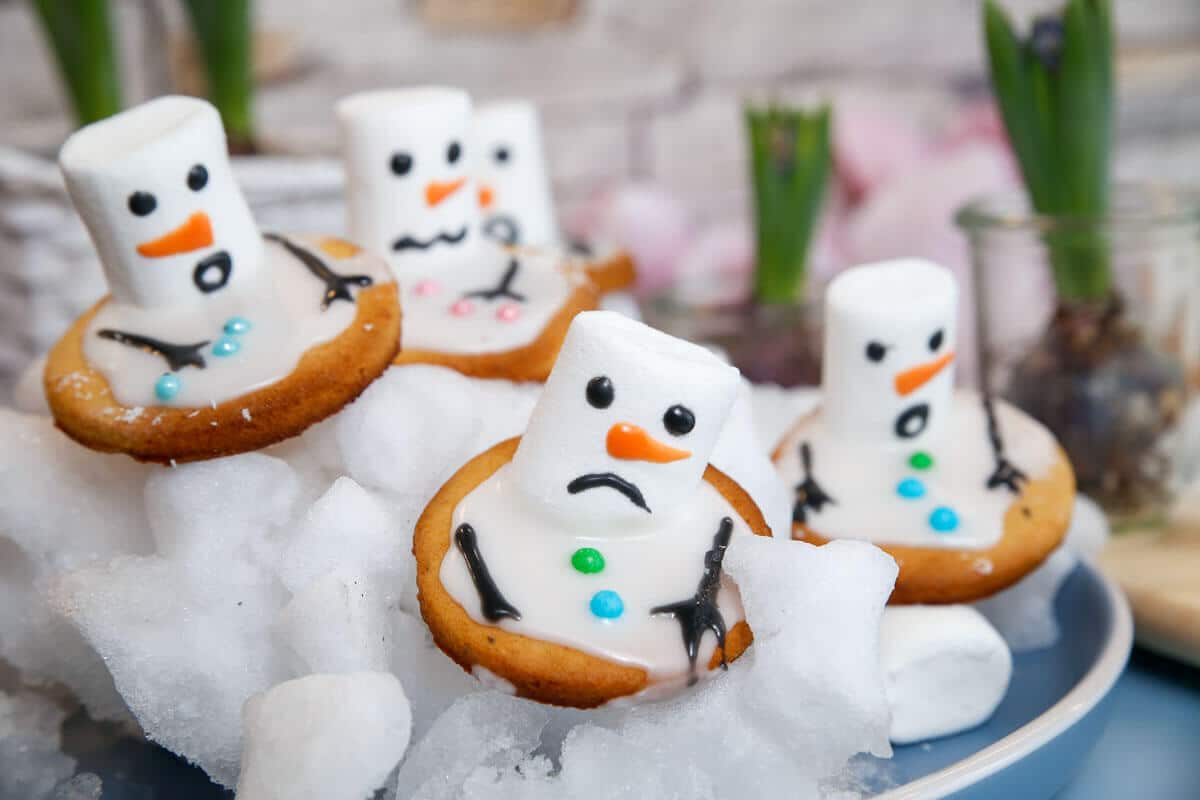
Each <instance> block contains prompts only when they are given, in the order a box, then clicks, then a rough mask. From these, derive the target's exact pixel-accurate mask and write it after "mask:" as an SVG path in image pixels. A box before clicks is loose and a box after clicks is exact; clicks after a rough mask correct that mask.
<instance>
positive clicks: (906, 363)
mask: <svg viewBox="0 0 1200 800" xmlns="http://www.w3.org/2000/svg"><path fill="white" fill-rule="evenodd" d="M957 304H958V290H957V287H956V284H955V281H954V278H953V276H952V275H951V273H950V272H949V271H948V270H946V269H944V268H942V267H939V266H937V265H936V264H932V263H930V262H926V261H919V260H901V261H891V262H883V263H879V264H873V265H868V266H862V267H857V268H854V269H851V270H848V271H847V272H845V273H843V274H842V275H840V276H838V278H836V279H835V280H834V281H833V282H832V283H831V284H830V286H829V290H828V293H827V296H826V308H825V321H826V330H825V353H824V374H823V378H822V395H823V400H822V403H821V405H820V406H819V407H818V408H817V409H816V410H815V411H814V412H812V413H811V414H810V415H808V416H806V417H805V418H803V419H801V420H800V421H799V422H798V423H797V424H796V425H795V427H794V428H793V429H792V430H791V431H789V432H788V433H787V435H786V436H785V437H784V438H783V440H782V441H781V442H780V444H779V445H778V447H777V448H776V450H775V453H774V460H775V463H776V467H777V469H778V471H779V473H780V475H781V476H782V477H783V479H784V480H785V481H787V483H788V484H789V485H791V486H793V487H794V488H795V492H796V502H795V509H794V513H793V519H794V528H793V537H794V538H796V539H802V540H804V541H808V542H812V543H814V544H823V543H824V542H826V541H829V540H830V539H838V538H848V539H866V540H869V541H871V542H874V543H876V544H877V545H878V546H879V547H881V548H882V549H883V550H885V551H886V552H888V553H889V554H891V555H892V556H893V557H894V558H895V559H896V562H897V564H898V565H899V567H900V575H899V577H898V579H897V581H896V588H895V591H894V592H893V594H892V597H891V602H892V603H900V604H903V603H958V602H970V601H973V600H977V599H980V598H983V597H986V596H988V595H991V594H994V593H995V592H998V591H1000V590H1001V589H1004V588H1006V587H1007V586H1010V585H1011V584H1013V583H1015V582H1016V581H1018V580H1019V579H1020V578H1021V577H1023V576H1024V575H1025V574H1027V573H1028V572H1030V571H1031V570H1033V569H1034V568H1035V567H1036V566H1038V565H1039V564H1040V563H1041V562H1042V561H1043V560H1044V559H1045V558H1046V557H1047V556H1049V555H1050V553H1051V552H1052V551H1053V550H1054V549H1055V548H1056V547H1058V545H1059V543H1060V542H1061V541H1062V538H1063V536H1064V535H1065V534H1066V530H1067V527H1068V524H1069V522H1070V518H1071V509H1072V507H1073V503H1074V497H1075V481H1074V474H1073V472H1072V470H1071V466H1070V464H1069V462H1068V461H1067V458H1066V455H1065V454H1064V453H1063V451H1062V449H1061V448H1060V447H1059V445H1058V443H1057V442H1056V441H1055V440H1054V437H1053V436H1052V435H1051V434H1050V432H1049V431H1047V430H1046V429H1045V428H1043V427H1042V426H1041V425H1040V424H1039V423H1037V422H1036V421H1034V420H1033V419H1032V418H1030V417H1029V416H1027V415H1025V414H1023V413H1022V412H1020V411H1018V410H1017V409H1015V408H1013V407H1012V406H1009V405H1007V404H1005V403H1002V402H1000V401H999V400H995V399H993V398H990V397H987V396H981V395H978V394H976V393H974V392H969V391H955V390H954V388H953V385H954V378H953V369H954V360H955V349H954V348H955V320H956V316H957Z"/></svg>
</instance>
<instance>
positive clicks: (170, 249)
mask: <svg viewBox="0 0 1200 800" xmlns="http://www.w3.org/2000/svg"><path fill="white" fill-rule="evenodd" d="M212 243H213V233H212V222H211V221H210V220H209V219H208V214H205V213H204V212H203V211H197V212H196V213H195V214H192V215H191V216H190V217H188V218H187V221H186V222H184V223H183V224H182V225H180V226H179V227H178V228H176V229H175V230H173V231H171V232H170V233H167V234H164V235H163V236H160V237H158V238H157V239H151V240H150V241H148V242H142V243H141V244H139V245H138V246H137V251H138V253H139V254H141V255H143V256H145V257H146V258H162V257H164V256H174V255H178V254H179V253H190V252H192V251H193V250H199V249H200V248H201V247H209V246H211V245H212Z"/></svg>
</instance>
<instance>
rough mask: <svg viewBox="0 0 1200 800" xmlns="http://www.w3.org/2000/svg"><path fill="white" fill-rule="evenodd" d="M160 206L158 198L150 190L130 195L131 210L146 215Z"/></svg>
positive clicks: (142, 215) (140, 215)
mask: <svg viewBox="0 0 1200 800" xmlns="http://www.w3.org/2000/svg"><path fill="white" fill-rule="evenodd" d="M156 208H158V200H156V199H155V197H154V195H152V194H150V193H149V192H134V193H133V194H131V195H129V210H130V211H132V212H133V213H134V214H137V215H138V216H139V217H144V216H146V215H147V214H149V213H150V212H152V211H154V209H156Z"/></svg>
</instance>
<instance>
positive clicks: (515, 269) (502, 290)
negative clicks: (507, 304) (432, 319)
mask: <svg viewBox="0 0 1200 800" xmlns="http://www.w3.org/2000/svg"><path fill="white" fill-rule="evenodd" d="M520 271H521V262H520V261H519V260H518V259H515V258H514V259H512V260H510V261H509V262H508V267H507V268H506V269H505V270H504V275H503V276H502V277H501V278H500V283H499V284H498V285H496V286H495V287H494V288H491V289H477V290H476V291H473V292H467V293H465V294H464V295H463V297H464V298H467V297H480V298H483V299H484V300H497V299H499V298H501V297H507V298H508V299H509V300H514V301H516V302H518V303H524V302H525V295H523V294H521V293H519V292H514V291H513V289H512V284H513V281H515V280H516V279H517V274H518V273H519V272H520Z"/></svg>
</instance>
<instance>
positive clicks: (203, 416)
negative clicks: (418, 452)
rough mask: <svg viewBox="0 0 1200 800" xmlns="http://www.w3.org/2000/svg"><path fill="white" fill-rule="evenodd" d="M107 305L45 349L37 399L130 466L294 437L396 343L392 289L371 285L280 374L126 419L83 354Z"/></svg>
mask: <svg viewBox="0 0 1200 800" xmlns="http://www.w3.org/2000/svg"><path fill="white" fill-rule="evenodd" d="M107 302H108V298H107V297H105V298H104V299H102V300H101V301H100V302H99V303H97V304H96V305H94V306H92V308H91V309H90V310H89V311H88V312H87V313H85V314H84V315H83V316H81V317H80V318H79V319H77V320H76V321H75V323H74V324H73V325H72V326H71V327H70V329H69V330H68V331H67V333H66V334H65V335H64V336H63V338H62V339H60V340H59V341H58V343H57V344H55V345H54V347H53V349H51V350H50V355H49V357H48V358H47V360H46V370H45V372H44V373H43V384H44V387H45V390H46V399H47V401H48V402H49V404H50V409H51V411H52V412H53V414H54V420H55V422H56V423H57V425H58V427H59V429H61V430H62V431H63V432H64V433H66V434H67V435H68V436H70V437H71V438H72V439H74V440H75V441H77V442H79V443H80V444H82V445H84V446H86V447H90V448H91V449H93V450H100V451H103V452H111V453H128V454H129V455H131V456H133V457H134V458H135V459H137V460H139V461H156V462H159V463H170V462H177V463H183V462H185V461H201V460H204V459H209V458H219V457H221V456H229V455H234V454H236V453H245V452H248V451H251V450H258V449H261V448H263V447H266V446H267V445H271V444H275V443H276V442H279V441H282V440H284V439H288V438H290V437H292V436H296V435H297V434H299V433H301V432H302V431H303V430H304V429H305V428H307V427H308V426H310V425H312V424H313V423H316V422H320V421H321V420H323V419H325V418H326V417H328V416H330V415H331V414H334V413H336V412H337V411H339V410H341V408H342V407H343V406H345V405H346V404H347V403H349V402H351V401H353V400H354V399H355V398H356V397H358V395H359V394H361V393H362V391H363V390H364V389H366V388H367V386H368V385H370V383H371V381H373V380H375V379H376V378H378V377H379V376H380V375H381V374H383V371H384V370H385V369H387V367H388V365H389V364H390V363H391V360H392V358H393V357H394V356H395V354H396V350H397V348H398V347H399V342H400V302H399V293H398V290H397V287H396V284H395V283H394V282H392V281H389V282H387V283H378V284H375V285H373V286H370V287H367V288H365V289H363V290H361V291H360V292H359V293H358V299H357V306H358V310H357V312H356V314H355V317H354V321H353V322H352V323H351V324H350V325H349V326H348V327H347V328H346V329H345V330H344V331H342V333H341V334H339V335H338V337H337V338H336V339H332V340H330V341H328V342H325V343H324V344H320V345H317V346H316V347H314V348H312V349H310V350H309V351H308V352H306V353H305V354H304V355H303V356H302V357H301V358H300V362H299V363H298V364H297V365H296V368H295V369H294V370H292V372H291V374H290V375H288V376H287V377H286V378H283V379H282V380H279V381H276V382H275V383H273V384H271V385H269V386H266V387H264V388H262V389H259V390H257V391H254V392H249V393H247V394H244V395H242V396H240V397H235V398H233V399H232V400H226V401H225V402H223V403H220V404H218V405H217V407H216V408H212V407H211V406H203V407H201V408H175V407H165V406H147V407H145V408H144V409H143V410H142V412H141V413H138V414H133V413H132V411H133V410H132V409H130V408H129V407H127V406H123V405H121V404H120V403H118V402H117V401H116V399H115V398H114V397H113V394H112V388H111V387H110V386H109V384H108V381H107V380H105V378H104V376H103V375H101V374H100V372H98V371H97V370H95V369H93V368H92V367H91V366H90V365H89V364H88V362H87V359H86V358H85V356H84V352H83V338H84V334H85V333H86V332H87V329H88V325H89V324H90V323H91V321H92V318H93V317H94V316H95V315H96V313H97V312H98V311H99V310H100V308H101V307H102V306H103V305H104V304H105V303H107ZM123 420H128V421H123Z"/></svg>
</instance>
